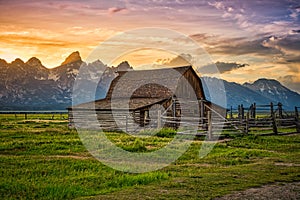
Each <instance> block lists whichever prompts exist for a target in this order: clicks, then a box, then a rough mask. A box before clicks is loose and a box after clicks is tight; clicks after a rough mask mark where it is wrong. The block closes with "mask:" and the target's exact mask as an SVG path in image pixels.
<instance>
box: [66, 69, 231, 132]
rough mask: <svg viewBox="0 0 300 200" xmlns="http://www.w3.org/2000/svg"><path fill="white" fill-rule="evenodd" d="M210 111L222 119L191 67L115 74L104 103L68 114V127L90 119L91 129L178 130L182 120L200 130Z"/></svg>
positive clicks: (96, 103)
mask: <svg viewBox="0 0 300 200" xmlns="http://www.w3.org/2000/svg"><path fill="white" fill-rule="evenodd" d="M212 107H213V108H212ZM212 109H214V110H215V111H217V112H219V113H221V115H223V116H224V115H225V113H226V111H225V109H223V108H221V107H219V106H217V105H214V104H212V103H211V102H209V101H207V100H206V99H205V94H204V91H203V87H202V83H201V79H200V78H199V76H198V75H197V74H196V72H195V71H194V70H193V68H192V67H191V66H185V67H176V68H165V69H155V70H140V71H119V72H118V76H117V77H116V78H115V79H114V80H113V81H112V82H111V85H110V88H109V90H108V92H107V95H106V97H105V98H104V99H100V100H96V101H93V102H88V103H83V104H79V105H76V106H73V107H69V108H68V111H69V122H70V124H72V123H74V121H75V122H76V123H81V122H84V121H86V120H88V117H89V116H92V118H93V119H97V123H96V124H95V126H100V127H101V128H102V129H103V130H123V131H126V132H134V131H139V130H141V129H142V128H145V127H150V128H160V127H163V126H164V127H174V128H178V126H179V125H180V124H181V123H183V121H184V119H188V120H186V121H190V122H191V121H192V122H193V123H197V124H199V126H201V124H203V121H204V120H205V119H206V117H207V111H208V110H212ZM94 121H95V120H94ZM77 125H78V124H77ZM89 126H92V125H91V124H89Z"/></svg>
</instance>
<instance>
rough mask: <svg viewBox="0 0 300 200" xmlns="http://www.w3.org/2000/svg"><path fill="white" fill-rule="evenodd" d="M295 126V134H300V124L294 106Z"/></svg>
mask: <svg viewBox="0 0 300 200" xmlns="http://www.w3.org/2000/svg"><path fill="white" fill-rule="evenodd" d="M295 124H296V130H297V132H300V122H299V113H298V108H297V107H296V106H295Z"/></svg>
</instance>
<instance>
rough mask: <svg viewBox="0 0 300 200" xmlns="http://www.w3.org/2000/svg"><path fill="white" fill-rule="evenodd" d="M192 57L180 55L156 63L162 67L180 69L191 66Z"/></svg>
mask: <svg viewBox="0 0 300 200" xmlns="http://www.w3.org/2000/svg"><path fill="white" fill-rule="evenodd" d="M191 61H192V56H191V55H190V54H180V55H179V56H176V57H175V58H168V59H158V60H157V61H156V63H157V64H160V65H167V66H172V67H176V66H177V67H178V66H187V65H191V64H190V63H191Z"/></svg>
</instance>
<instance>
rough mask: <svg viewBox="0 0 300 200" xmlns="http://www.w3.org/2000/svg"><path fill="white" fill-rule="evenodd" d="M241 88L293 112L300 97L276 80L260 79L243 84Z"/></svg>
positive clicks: (299, 103) (298, 103) (299, 102)
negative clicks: (243, 87) (278, 103)
mask: <svg viewBox="0 0 300 200" xmlns="http://www.w3.org/2000/svg"><path fill="white" fill-rule="evenodd" d="M243 86H245V87H247V88H249V89H251V90H252V91H255V92H257V93H258V94H260V95H262V97H263V98H265V99H270V100H271V101H273V102H276V103H277V102H280V103H282V104H283V105H284V107H285V108H288V109H289V110H293V109H294V107H295V106H299V105H300V95H299V94H298V93H297V92H294V91H291V90H290V89H288V88H287V87H285V86H283V85H282V84H281V83H280V82H278V81H276V80H273V79H265V78H262V79H258V80H257V81H255V82H254V83H252V84H251V83H244V84H243Z"/></svg>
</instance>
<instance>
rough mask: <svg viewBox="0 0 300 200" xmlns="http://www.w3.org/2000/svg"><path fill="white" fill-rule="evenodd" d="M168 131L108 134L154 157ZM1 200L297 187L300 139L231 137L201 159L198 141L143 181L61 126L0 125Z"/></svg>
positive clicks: (7, 120) (196, 195)
mask: <svg viewBox="0 0 300 200" xmlns="http://www.w3.org/2000/svg"><path fill="white" fill-rule="evenodd" d="M170 133H171V132H168V131H166V132H162V133H161V134H158V135H157V136H152V137H142V138H139V139H136V138H134V137H133V136H129V135H127V134H124V133H107V135H108V137H109V138H110V139H111V140H112V141H113V142H114V143H116V145H117V146H119V147H122V148H123V149H125V150H128V151H133V152H147V151H154V150H156V149H159V148H161V147H163V146H164V145H166V144H167V143H168V142H169V141H171V140H172V134H170ZM0 141H1V142H0V174H1V176H0V199H76V198H84V199H86V198H91V199H167V198H169V199H177V198H178V199H179V198H180V199H183V198H185V199H187V198H190V199H212V198H214V197H219V196H223V195H225V194H227V193H230V192H232V191H237V190H244V189H246V188H249V187H256V186H260V185H264V184H268V183H273V182H293V181H300V134H298V135H297V134H293V135H287V136H259V135H249V136H243V137H242V136H235V137H232V138H231V140H228V141H224V142H222V143H218V144H216V145H215V147H214V149H213V150H212V152H211V153H210V154H209V155H208V156H206V157H205V158H202V159H201V158H199V156H198V155H199V149H200V147H201V144H202V142H201V141H200V140H198V139H195V141H194V142H193V144H192V145H191V146H190V148H189V150H188V151H187V152H186V153H185V154H184V155H182V156H181V157H180V159H178V160H177V161H175V162H174V163H172V164H171V165H170V166H168V167H165V168H163V169H161V170H159V171H155V172H149V173H144V174H130V173H125V172H120V171H116V170H113V169H111V168H109V167H107V166H105V165H103V164H101V162H99V161H98V160H96V159H94V158H93V157H92V156H91V155H90V154H89V152H88V151H87V150H86V149H85V147H84V146H83V145H82V142H81V140H80V138H79V136H78V134H77V132H76V130H69V129H68V128H67V122H66V121H64V120H62V119H58V118H57V119H56V120H48V118H47V117H41V118H40V119H39V120H36V119H28V120H24V119H18V118H17V119H15V118H14V116H10V117H1V120H0Z"/></svg>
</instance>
